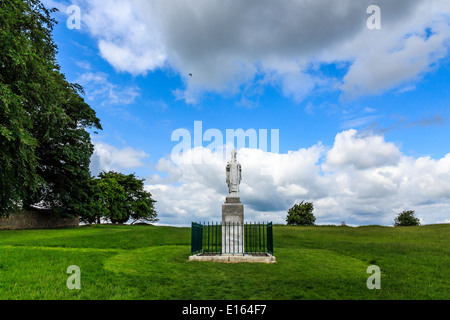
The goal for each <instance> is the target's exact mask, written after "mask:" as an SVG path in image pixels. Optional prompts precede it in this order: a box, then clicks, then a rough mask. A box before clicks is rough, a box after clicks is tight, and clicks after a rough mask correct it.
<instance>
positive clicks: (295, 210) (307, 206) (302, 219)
mask: <svg viewBox="0 0 450 320" xmlns="http://www.w3.org/2000/svg"><path fill="white" fill-rule="evenodd" d="M313 211H314V204H313V203H312V202H304V201H302V202H301V203H300V204H295V205H294V206H293V207H292V208H290V209H289V210H288V215H287V218H286V222H287V224H288V225H294V226H295V225H298V226H312V225H314V222H315V221H316V218H315V217H314V214H313Z"/></svg>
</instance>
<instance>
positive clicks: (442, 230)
mask: <svg viewBox="0 0 450 320" xmlns="http://www.w3.org/2000/svg"><path fill="white" fill-rule="evenodd" d="M449 235H450V225H448V224H447V225H430V226H422V227H404V228H389V227H379V226H368V227H359V228H350V227H332V226H330V227H328V226H327V227H290V226H275V227H274V248H275V256H276V258H277V262H278V263H277V264H270V265H267V264H248V263H241V264H222V263H213V262H188V261H187V260H188V257H189V255H190V229H188V228H170V227H153V226H91V227H82V228H79V229H68V230H31V231H0V299H151V300H153V299H177V300H185V299H194V300H203V299H208V300H215V299H220V300H222V299H226V300H228V299H232V300H251V299H258V300H259V299H268V300H285V299H450V294H449V292H450V290H449V289H450V249H449V239H450V237H449ZM373 264H374V265H377V266H379V267H380V268H381V272H382V275H381V289H380V290H369V289H367V286H366V281H367V278H368V277H369V276H370V274H367V273H366V270H367V267H368V266H370V265H373ZM71 265H77V266H79V267H80V269H81V290H69V289H68V288H67V286H66V281H67V278H68V277H69V275H68V274H67V273H66V270H67V267H69V266H71Z"/></svg>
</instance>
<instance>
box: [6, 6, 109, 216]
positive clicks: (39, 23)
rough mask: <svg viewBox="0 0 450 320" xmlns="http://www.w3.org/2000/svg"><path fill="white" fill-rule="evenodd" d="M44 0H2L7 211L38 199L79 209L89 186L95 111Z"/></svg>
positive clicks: (43, 204) (44, 203) (49, 206)
mask: <svg viewBox="0 0 450 320" xmlns="http://www.w3.org/2000/svg"><path fill="white" fill-rule="evenodd" d="M54 11H56V9H52V10H48V9H46V8H45V7H44V5H43V4H41V3H40V1H38V0H8V1H0V150H1V152H0V190H1V192H0V216H2V215H5V214H8V213H9V212H11V211H12V210H15V209H19V208H22V207H25V208H31V207H35V206H36V205H38V206H41V207H45V208H47V209H52V210H53V211H55V212H59V213H62V212H64V213H69V214H77V213H78V212H79V211H82V210H84V208H85V207H86V205H85V204H86V202H87V196H88V194H89V181H90V173H89V162H90V157H91V155H92V152H93V146H92V143H91V140H90V135H89V133H88V132H87V129H89V128H98V129H101V125H100V121H99V119H98V118H97V117H96V114H95V111H94V110H92V109H91V108H90V107H89V105H87V104H86V103H85V102H84V100H83V98H82V97H81V96H80V94H81V93H82V88H81V87H80V86H78V85H76V84H71V83H69V82H68V81H67V80H66V79H65V77H64V75H63V74H62V73H61V72H60V67H59V65H58V63H57V61H56V53H57V47H56V44H55V43H54V41H53V38H52V30H53V26H54V24H55V23H56V21H55V20H54V19H53V18H51V13H52V12H54Z"/></svg>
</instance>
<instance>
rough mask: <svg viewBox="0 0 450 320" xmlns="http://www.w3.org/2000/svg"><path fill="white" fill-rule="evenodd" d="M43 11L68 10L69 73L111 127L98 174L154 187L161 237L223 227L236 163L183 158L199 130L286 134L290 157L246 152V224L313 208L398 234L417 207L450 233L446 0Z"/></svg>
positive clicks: (62, 31) (59, 35)
mask: <svg viewBox="0 0 450 320" xmlns="http://www.w3.org/2000/svg"><path fill="white" fill-rule="evenodd" d="M372 2H374V3H375V4H377V5H378V6H379V8H380V12H381V29H379V30H371V29H369V28H368V27H367V23H366V21H367V20H368V19H370V18H371V17H372V15H371V14H368V13H367V12H366V9H367V8H368V6H369V5H371V4H374V3H372ZM44 3H45V4H46V5H47V6H55V7H58V8H59V9H60V12H59V13H57V14H55V18H56V19H57V20H58V22H59V24H58V25H57V26H56V27H55V30H54V38H55V41H56V43H57V45H58V47H59V54H58V61H59V63H60V65H61V69H62V72H63V73H65V74H66V77H67V79H68V80H69V81H71V82H77V83H80V84H81V85H83V86H84V88H85V91H86V95H85V99H86V101H87V102H88V103H89V104H90V105H91V106H92V108H94V109H95V110H96V112H97V114H98V116H99V118H100V119H101V122H102V126H103V131H100V132H99V133H98V134H93V135H92V139H93V142H94V144H95V147H96V151H95V154H94V156H93V161H92V164H91V170H92V172H93V173H94V174H96V173H98V172H99V171H100V170H117V171H121V172H124V173H132V172H135V173H136V174H137V175H138V176H140V177H142V178H145V179H146V185H147V188H148V190H149V191H151V192H152V194H153V196H154V197H155V199H156V200H157V201H158V202H157V210H158V213H159V218H160V223H161V224H170V225H188V224H189V222H190V221H199V220H201V221H219V220H220V207H221V204H222V203H223V200H224V198H225V196H226V184H225V181H224V165H225V163H226V159H225V158H223V157H222V158H220V159H215V160H211V161H209V162H208V163H206V162H204V163H201V164H189V163H187V164H186V163H185V164H179V163H176V162H174V161H173V158H172V157H171V153H172V150H173V148H174V147H175V146H176V145H177V143H178V142H176V141H171V136H172V133H173V132H174V131H175V130H177V129H180V128H184V129H186V130H188V131H189V132H191V134H192V135H193V132H194V121H201V122H202V125H203V132H204V131H206V130H208V129H217V130H219V131H220V132H221V133H222V135H223V136H225V135H226V130H227V129H234V130H236V129H239V128H242V129H243V130H244V131H245V130H248V129H255V130H256V132H259V130H261V129H266V130H268V132H269V133H270V130H271V129H277V130H279V152H278V153H277V154H274V153H273V152H270V151H271V150H270V147H269V150H268V151H269V152H262V151H261V150H256V149H254V148H253V149H252V148H250V146H249V145H247V146H246V148H244V149H242V150H239V152H238V160H239V161H241V162H242V165H243V175H244V177H243V184H242V185H241V200H242V201H243V203H244V205H246V220H270V221H274V222H276V223H283V222H284V220H285V218H286V211H287V209H288V208H289V207H291V206H292V205H293V204H294V203H296V202H297V203H298V202H300V201H302V200H306V201H313V202H314V204H315V210H316V211H315V213H316V217H317V223H319V224H328V223H330V224H339V223H340V221H342V220H345V221H346V222H347V223H348V224H351V225H364V224H382V225H392V223H393V219H394V217H395V215H396V214H397V213H398V212H400V211H402V210H409V209H412V210H416V215H417V216H418V217H419V218H421V220H422V222H423V223H443V222H446V223H448V222H450V218H449V214H448V212H449V209H450V142H449V139H448V137H449V136H450V122H449V120H450V112H449V110H450V109H449V106H450V90H449V85H448V83H449V82H450V72H449V71H450V53H449V46H450V5H449V3H448V1H445V0H442V1H441V0H425V1H403V0H398V1H384V0H379V1H349V0H348V1H347V0H343V1H340V2H335V1H331V0H322V1H315V2H313V3H311V2H309V1H304V0H284V1H281V2H277V3H278V4H276V3H275V2H274V1H269V0H267V1H266V0H264V1H253V0H248V1H230V2H227V3H226V4H224V3H222V2H221V1H216V0H211V1H206V0H204V1H203V0H202V1H196V2H193V1H188V0H171V1H160V0H153V1H147V2H142V1H138V0H129V1H125V0H114V1H106V0H95V1H81V0H79V1H75V0H74V1H72V2H69V1H50V0H46V1H44ZM70 5H76V7H75V9H79V13H80V14H79V16H76V15H75V16H74V15H73V13H74V11H69V12H67V8H68V7H69V6H70ZM74 17H75V18H77V17H79V20H80V29H70V28H68V25H67V20H68V19H69V20H70V19H73V18H74ZM70 21H74V20H70ZM190 73H192V77H191V76H189V74H190ZM269 137H270V134H269ZM259 138H261V137H259ZM225 142H226V141H224V143H225ZM208 144H209V142H204V143H203V147H204V148H206V147H207V146H208ZM269 145H270V141H269ZM193 147H194V145H193ZM200 149H201V148H200ZM200 149H193V150H191V151H192V152H193V153H195V152H204V150H203V151H202V150H200ZM261 166H265V167H267V170H266V171H265V173H264V174H263V175H261V170H259V169H260V168H261Z"/></svg>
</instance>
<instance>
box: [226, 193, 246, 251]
mask: <svg viewBox="0 0 450 320" xmlns="http://www.w3.org/2000/svg"><path fill="white" fill-rule="evenodd" d="M222 253H223V254H243V253H244V205H243V204H242V203H241V200H240V198H239V197H235V196H228V197H227V199H226V201H225V203H224V204H223V205H222Z"/></svg>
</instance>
